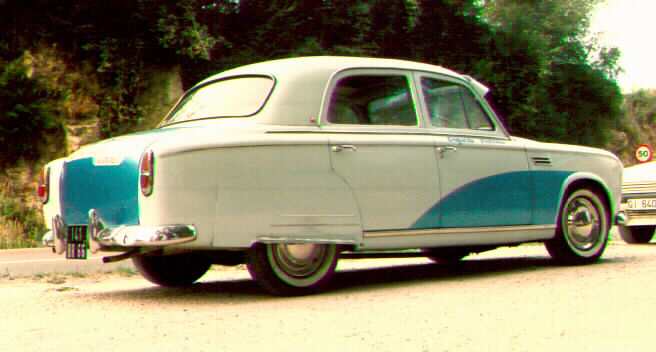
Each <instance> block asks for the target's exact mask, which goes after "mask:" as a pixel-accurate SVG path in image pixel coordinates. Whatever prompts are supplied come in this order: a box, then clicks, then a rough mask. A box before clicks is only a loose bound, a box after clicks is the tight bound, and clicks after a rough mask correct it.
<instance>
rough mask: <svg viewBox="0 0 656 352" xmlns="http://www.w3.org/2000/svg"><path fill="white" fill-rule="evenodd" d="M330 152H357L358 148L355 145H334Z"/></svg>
mask: <svg viewBox="0 0 656 352" xmlns="http://www.w3.org/2000/svg"><path fill="white" fill-rule="evenodd" d="M330 150H332V151H333V152H341V151H342V150H350V151H353V152H354V151H356V150H358V148H356V147H355V146H354V145H333V146H331V147H330Z"/></svg>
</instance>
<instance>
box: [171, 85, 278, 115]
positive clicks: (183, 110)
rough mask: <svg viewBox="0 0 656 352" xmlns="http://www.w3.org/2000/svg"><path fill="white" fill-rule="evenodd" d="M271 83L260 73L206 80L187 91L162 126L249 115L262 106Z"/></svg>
mask: <svg viewBox="0 0 656 352" xmlns="http://www.w3.org/2000/svg"><path fill="white" fill-rule="evenodd" d="M273 84H274V81H273V79H271V78H270V77H264V76H243V77H236V78H231V79H226V80H221V81H216V82H213V83H209V84H207V85H205V86H202V87H200V88H198V89H196V90H195V91H192V92H191V93H189V94H188V95H187V96H186V97H185V98H184V99H183V100H182V101H181V102H180V103H179V104H178V105H177V106H176V107H175V108H174V109H173V111H172V112H171V113H170V114H169V116H168V117H167V118H166V119H165V120H164V121H163V122H162V125H170V124H174V123H180V122H186V121H192V120H200V119H208V118H217V117H246V116H251V115H253V114H255V113H257V112H258V111H259V110H260V109H261V108H262V106H264V103H265V102H266V100H267V98H268V97H269V94H270V93H271V89H272V88H273Z"/></svg>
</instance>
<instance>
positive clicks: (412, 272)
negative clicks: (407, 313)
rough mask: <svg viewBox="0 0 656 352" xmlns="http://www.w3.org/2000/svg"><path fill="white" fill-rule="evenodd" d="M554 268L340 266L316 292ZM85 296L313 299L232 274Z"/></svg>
mask: <svg viewBox="0 0 656 352" xmlns="http://www.w3.org/2000/svg"><path fill="white" fill-rule="evenodd" d="M622 261H624V260H623V259H619V258H612V259H602V260H600V261H599V262H597V263H595V264H592V265H589V266H598V265H612V264H614V263H620V262H622ZM549 270H572V268H571V267H567V266H560V265H557V264H556V263H555V262H553V261H552V260H551V259H549V258H548V257H520V258H492V259H468V260H463V261H461V262H458V263H454V264H436V263H431V262H427V263H425V264H424V263H419V264H416V263H414V264H406V265H403V264H401V265H394V266H385V260H381V267H375V268H364V269H362V268H361V269H346V270H338V271H337V272H336V274H335V277H334V278H333V280H332V281H331V283H330V285H329V286H328V287H327V288H326V290H325V291H324V292H321V293H317V294H315V295H314V296H317V295H342V294H345V293H348V294H357V293H366V292H370V291H375V290H383V289H390V288H394V287H397V288H398V287H409V286H413V285H424V284H427V283H429V284H437V285H439V284H440V283H444V284H447V283H449V282H452V281H468V280H480V279H483V278H488V277H501V276H504V275H516V274H526V273H530V272H540V271H549ZM78 295H82V296H84V297H86V298H92V299H93V300H94V301H97V300H116V299H125V300H130V301H153V302H159V301H161V300H166V301H168V302H178V303H184V302H190V301H194V302H204V301H207V303H211V302H222V303H231V304H235V303H241V302H243V303H252V302H254V301H260V300H280V299H287V300H293V299H304V298H305V299H307V298H309V299H311V297H313V296H309V297H307V296H306V297H276V296H272V295H269V294H267V292H265V291H264V290H263V289H261V288H260V287H259V286H258V284H257V282H255V281H254V280H251V279H236V280H235V279H232V280H221V281H201V282H199V283H196V284H194V285H192V286H188V287H159V286H154V287H147V288H138V289H130V290H118V291H112V292H103V293H93V292H90V293H78Z"/></svg>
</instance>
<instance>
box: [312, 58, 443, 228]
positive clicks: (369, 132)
mask: <svg viewBox="0 0 656 352" xmlns="http://www.w3.org/2000/svg"><path fill="white" fill-rule="evenodd" d="M411 87H412V75H411V73H409V72H405V71H401V70H363V69H360V70H350V71H346V72H342V73H340V74H339V75H338V76H337V77H335V78H334V81H333V82H332V83H331V85H330V87H329V93H328V94H329V99H328V100H329V101H327V106H326V107H325V108H324V115H323V117H322V125H321V126H322V127H321V128H322V131H323V132H324V133H327V134H328V139H329V143H330V146H329V148H330V154H331V156H330V159H331V163H332V167H333V171H334V172H335V173H336V174H337V175H339V176H340V177H341V178H342V179H343V180H344V182H345V183H346V184H348V186H349V187H350V189H351V190H352V192H353V193H354V195H355V197H356V199H357V201H358V206H359V208H360V214H361V223H362V226H363V230H365V231H382V230H407V229H411V228H413V225H414V223H415V222H416V220H417V218H418V217H420V216H421V215H422V214H423V213H424V212H425V211H426V209H428V208H430V207H432V206H433V205H434V204H435V201H436V200H437V199H439V180H438V174H437V165H436V159H435V149H434V141H433V137H432V136H430V135H428V134H426V133H425V132H424V126H423V125H422V123H421V122H420V119H419V118H418V113H417V110H416V106H417V104H416V102H417V99H418V97H417V94H416V91H415V90H414V89H411Z"/></svg>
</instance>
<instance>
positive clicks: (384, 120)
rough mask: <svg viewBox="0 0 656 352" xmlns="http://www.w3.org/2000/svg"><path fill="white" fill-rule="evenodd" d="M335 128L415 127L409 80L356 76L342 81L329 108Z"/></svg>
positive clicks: (390, 77)
mask: <svg viewBox="0 0 656 352" xmlns="http://www.w3.org/2000/svg"><path fill="white" fill-rule="evenodd" d="M328 122H330V123H335V124H359V125H397V126H416V125H417V114H416V111H415V104H414V103H413V101H412V95H411V93H410V86H409V84H408V79H407V78H406V77H405V76H402V75H398V76H395V75H355V76H349V77H345V78H342V79H340V80H339V81H338V82H337V85H336V86H335V89H334V90H333V93H332V96H331V98H330V105H329V107H328Z"/></svg>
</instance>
